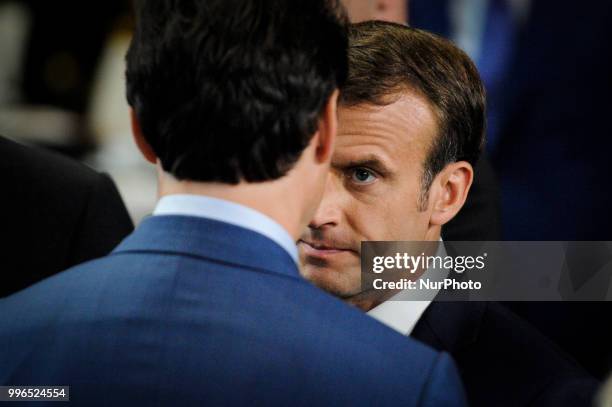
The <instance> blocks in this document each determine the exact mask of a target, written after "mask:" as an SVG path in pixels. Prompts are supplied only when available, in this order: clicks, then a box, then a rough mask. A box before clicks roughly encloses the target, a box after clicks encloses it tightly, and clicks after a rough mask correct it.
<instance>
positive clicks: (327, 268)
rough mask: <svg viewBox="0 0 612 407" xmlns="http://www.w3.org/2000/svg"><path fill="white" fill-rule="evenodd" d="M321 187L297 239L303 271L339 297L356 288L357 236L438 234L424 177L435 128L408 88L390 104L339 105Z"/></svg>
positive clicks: (429, 113)
mask: <svg viewBox="0 0 612 407" xmlns="http://www.w3.org/2000/svg"><path fill="white" fill-rule="evenodd" d="M338 119H339V128H338V138H337V140H336V149H335V151H334V154H333V157H332V163H331V170H330V173H329V175H328V180H327V184H326V189H325V194H324V196H323V200H322V202H321V205H320V206H319V208H318V210H317V212H316V214H315V216H314V218H313V220H312V221H311V223H310V225H309V227H308V230H306V231H305V232H304V234H303V235H302V239H301V240H300V242H299V249H300V257H301V262H302V274H303V275H304V277H305V278H307V279H308V280H310V281H311V282H313V283H314V284H315V285H317V286H319V287H320V288H322V289H324V290H326V291H329V292H331V293H332V294H335V295H337V296H340V297H343V298H350V297H354V296H356V295H358V294H359V293H360V291H361V287H360V285H361V279H360V272H361V271H360V246H361V245H360V243H361V241H362V240H436V239H437V238H438V237H437V236H433V235H432V234H431V232H430V230H429V229H430V228H429V217H430V214H431V211H430V210H429V209H428V208H427V207H426V208H422V207H421V205H420V202H421V200H420V199H421V177H422V173H423V163H424V161H425V159H426V155H427V152H428V151H429V148H430V145H431V143H432V141H433V140H434V138H435V137H436V133H437V124H436V119H435V116H434V114H433V112H432V110H431V108H430V107H429V105H428V103H427V102H426V101H425V99H424V98H422V97H420V96H417V95H415V94H413V93H404V94H403V95H402V97H401V98H400V99H399V100H397V101H395V102H394V103H392V104H389V105H387V106H374V105H370V104H361V105H357V106H354V107H342V106H340V107H339V110H338Z"/></svg>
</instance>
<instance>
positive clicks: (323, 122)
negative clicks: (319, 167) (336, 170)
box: [315, 89, 339, 163]
mask: <svg viewBox="0 0 612 407" xmlns="http://www.w3.org/2000/svg"><path fill="white" fill-rule="evenodd" d="M338 95H339V92H338V89H336V90H334V92H333V93H332V94H331V96H330V97H329V99H328V100H327V104H326V105H325V108H324V109H323V112H322V113H321V117H320V118H319V129H318V131H317V133H316V134H315V137H316V138H317V146H316V150H315V158H316V160H317V162H318V163H325V162H328V161H329V160H331V155H332V153H333V151H334V143H335V141H336V132H337V131H338V114H337V108H338Z"/></svg>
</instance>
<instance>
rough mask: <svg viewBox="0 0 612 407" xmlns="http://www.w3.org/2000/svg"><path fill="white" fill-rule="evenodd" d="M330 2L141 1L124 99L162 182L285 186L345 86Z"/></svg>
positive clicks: (338, 17)
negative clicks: (280, 182)
mask: <svg viewBox="0 0 612 407" xmlns="http://www.w3.org/2000/svg"><path fill="white" fill-rule="evenodd" d="M347 30H348V21H347V18H346V13H345V11H344V8H343V7H342V6H341V5H340V4H339V1H338V0H141V1H137V2H136V30H135V34H134V37H133V39H132V43H131V45H130V49H129V51H128V54H127V57H126V59H127V72H126V79H127V99H128V102H129V104H130V105H131V106H132V107H133V108H134V110H135V112H136V115H137V117H138V120H139V122H140V126H141V128H142V132H143V134H144V137H145V139H146V140H147V142H148V143H149V144H150V145H151V147H152V148H153V150H154V151H155V153H156V155H157V157H158V158H159V159H160V161H161V165H162V167H163V168H164V170H165V171H167V172H169V173H171V174H173V175H174V176H175V177H176V178H178V179H189V180H194V181H214V182H223V183H230V184H235V183H238V182H240V181H242V180H244V181H247V182H260V181H266V180H273V179H277V178H280V177H282V176H283V175H285V174H286V173H287V172H288V171H289V170H290V169H291V168H292V166H293V165H294V164H295V162H296V161H297V160H298V158H299V157H300V155H301V153H302V152H303V150H304V149H305V147H306V146H307V145H308V143H309V142H310V140H311V138H312V136H313V134H314V133H315V132H316V130H317V124H318V120H319V117H320V114H321V112H322V110H323V109H324V107H325V104H326V102H327V100H328V99H329V96H330V95H331V94H332V93H333V91H334V90H335V89H336V88H338V87H340V86H341V85H343V84H344V81H345V79H346V76H347V69H348V68H347V47H348V39H347Z"/></svg>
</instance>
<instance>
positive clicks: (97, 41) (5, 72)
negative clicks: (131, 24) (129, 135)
mask: <svg viewBox="0 0 612 407" xmlns="http://www.w3.org/2000/svg"><path fill="white" fill-rule="evenodd" d="M128 9H129V1H126V0H110V1H89V2H82V1H77V0H58V1H53V2H46V1H37V0H0V22H2V24H0V33H2V34H3V35H2V36H1V37H0V45H1V47H0V54H1V55H2V64H1V66H0V89H4V90H7V92H6V93H4V94H3V95H2V96H0V133H2V134H5V135H7V136H9V137H11V138H14V139H17V140H21V141H23V142H28V143H30V144H36V145H39V146H43V147H47V148H51V149H54V150H56V151H60V152H62V153H66V154H68V155H71V156H73V157H76V158H81V157H82V156H83V154H84V153H85V152H87V151H88V150H90V149H91V148H92V147H95V145H94V142H93V140H92V137H91V134H90V129H89V128H88V127H87V123H86V118H85V114H86V111H87V109H88V104H89V97H90V92H91V87H92V83H93V78H94V74H95V71H96V67H97V65H98V63H99V58H100V56H101V53H102V49H103V47H104V44H105V42H106V39H107V37H108V36H109V33H110V32H111V31H112V30H113V27H114V26H115V24H116V23H117V21H118V20H119V19H120V17H121V16H122V15H124V14H125V13H126V10H128Z"/></svg>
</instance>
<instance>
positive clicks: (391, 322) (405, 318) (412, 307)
mask: <svg viewBox="0 0 612 407" xmlns="http://www.w3.org/2000/svg"><path fill="white" fill-rule="evenodd" d="M436 256H440V257H445V256H446V249H445V248H444V243H443V242H442V239H441V238H440V246H439V247H438V251H437V252H436ZM447 274H448V273H444V272H443V271H442V270H437V269H428V270H425V272H424V273H423V274H422V276H421V277H420V278H422V279H429V280H432V281H435V280H442V279H444V278H446V276H447ZM437 292H438V290H436V291H435V292H432V293H431V294H432V298H433V297H435V294H437ZM410 294H411V293H410V291H409V290H402V291H400V292H399V293H397V294H395V295H394V296H393V297H391V298H389V299H388V300H387V301H385V302H383V303H382V304H379V305H377V306H376V307H374V308H372V309H371V310H369V311H368V312H367V314H368V315H369V316H371V317H372V318H374V319H376V320H378V321H379V322H382V323H383V324H385V325H387V326H388V327H389V328H391V329H394V330H396V331H398V332H399V333H401V334H402V335H410V334H411V333H412V330H413V329H414V327H415V326H416V324H417V322H419V319H421V316H423V313H424V312H425V310H426V309H427V307H428V306H429V304H431V301H410V299H409V298H410Z"/></svg>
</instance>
